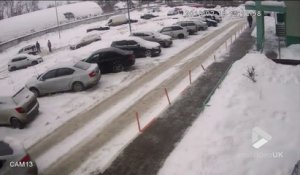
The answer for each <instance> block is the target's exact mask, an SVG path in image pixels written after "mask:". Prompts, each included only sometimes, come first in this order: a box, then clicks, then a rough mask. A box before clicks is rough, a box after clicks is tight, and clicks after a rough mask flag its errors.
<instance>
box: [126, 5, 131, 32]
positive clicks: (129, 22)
mask: <svg viewBox="0 0 300 175" xmlns="http://www.w3.org/2000/svg"><path fill="white" fill-rule="evenodd" d="M127 13H128V24H129V32H130V34H131V21H130V12H129V0H127Z"/></svg>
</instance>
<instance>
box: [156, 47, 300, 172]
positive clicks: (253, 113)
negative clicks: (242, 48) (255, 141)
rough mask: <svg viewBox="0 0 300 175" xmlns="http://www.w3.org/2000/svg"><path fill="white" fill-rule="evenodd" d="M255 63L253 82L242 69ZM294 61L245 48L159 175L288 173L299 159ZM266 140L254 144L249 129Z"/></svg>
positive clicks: (299, 78) (299, 69) (299, 77)
mask: <svg viewBox="0 0 300 175" xmlns="http://www.w3.org/2000/svg"><path fill="white" fill-rule="evenodd" d="M252 66H253V67H254V68H255V73H256V75H257V76H256V80H257V82H256V83H253V82H252V81H251V80H250V79H248V78H247V77H246V76H244V75H243V74H246V73H247V69H248V68H250V67H252ZM299 86H300V66H283V65H280V64H275V63H274V62H272V61H271V60H269V59H266V58H265V56H264V55H262V54H257V53H251V54H248V55H246V56H245V57H244V58H243V59H242V60H240V61H237V62H236V63H235V64H234V65H233V67H232V68H231V70H230V71H229V74H228V75H227V77H226V78H225V80H224V82H223V83H222V84H221V88H220V89H218V90H217V91H216V92H215V94H214V95H213V97H212V98H211V100H210V101H209V104H208V105H209V106H208V107H206V108H205V110H204V112H203V113H202V114H200V116H199V118H198V119H197V120H196V121H195V122H194V124H193V125H192V127H191V128H190V129H189V130H188V132H187V133H186V135H185V137H184V138H183V139H182V140H181V142H180V143H179V144H178V146H177V147H176V148H175V149H174V150H173V152H172V153H171V154H170V156H169V157H168V158H167V160H166V161H165V163H164V166H163V167H162V169H161V170H160V172H159V175H170V174H172V175H177V174H178V175H181V174H188V175H198V174H214V175H219V174H231V175H241V174H243V175H248V174H249V175H250V174H251V175H252V174H276V175H286V174H291V172H292V169H293V167H294V165H295V163H296V162H297V161H298V160H299V159H300V150H299V145H300V134H299V133H300V128H299V123H300V118H299V113H300V108H299V106H300V88H299ZM255 127H259V128H261V129H262V130H264V131H265V132H267V133H268V134H269V135H271V137H272V139H271V140H269V142H267V143H266V144H265V145H263V146H262V147H260V148H259V149H256V148H254V147H252V140H251V139H252V138H251V136H252V130H253V128H255Z"/></svg>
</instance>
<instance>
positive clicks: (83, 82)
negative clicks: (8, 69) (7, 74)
mask: <svg viewBox="0 0 300 175" xmlns="http://www.w3.org/2000/svg"><path fill="white" fill-rule="evenodd" d="M100 77H101V73H100V70H99V68H98V65H97V64H89V63H86V62H82V61H79V62H77V63H73V62H71V63H65V65H60V66H56V67H53V68H51V69H49V70H47V71H46V72H45V73H43V74H41V75H39V76H37V77H32V78H31V79H30V80H28V81H27V83H26V87H27V88H28V89H29V90H30V91H32V92H33V93H34V94H35V95H36V96H41V95H44V94H49V93H55V92H63V91H69V90H72V91H74V92H78V91H82V90H84V89H85V88H87V87H91V86H94V85H96V84H97V83H98V82H99V80H100Z"/></svg>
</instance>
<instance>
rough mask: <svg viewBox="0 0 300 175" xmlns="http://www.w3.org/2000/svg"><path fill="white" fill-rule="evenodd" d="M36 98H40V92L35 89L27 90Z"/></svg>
mask: <svg viewBox="0 0 300 175" xmlns="http://www.w3.org/2000/svg"><path fill="white" fill-rule="evenodd" d="M29 90H30V91H31V92H32V93H33V94H34V95H35V96H36V97H39V96H40V91H39V90H37V89H36V88H30V89H29Z"/></svg>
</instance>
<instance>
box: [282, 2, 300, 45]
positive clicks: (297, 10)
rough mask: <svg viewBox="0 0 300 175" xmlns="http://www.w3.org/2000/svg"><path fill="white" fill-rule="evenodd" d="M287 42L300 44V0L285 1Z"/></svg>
mask: <svg viewBox="0 0 300 175" xmlns="http://www.w3.org/2000/svg"><path fill="white" fill-rule="evenodd" d="M285 4H286V6H287V12H286V35H287V44H288V45H290V44H300V1H285Z"/></svg>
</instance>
